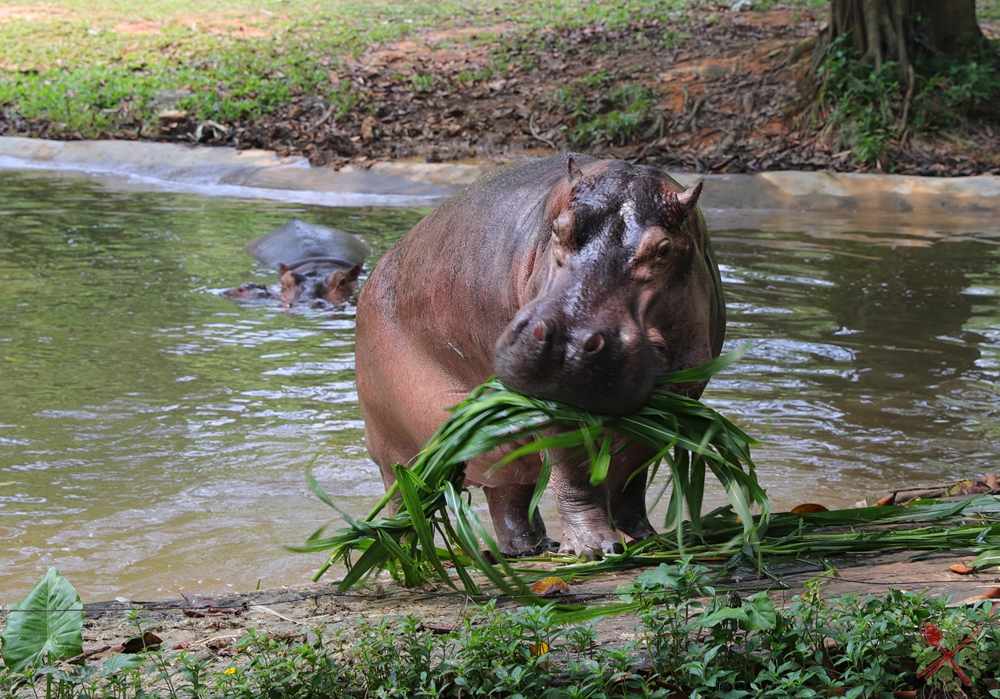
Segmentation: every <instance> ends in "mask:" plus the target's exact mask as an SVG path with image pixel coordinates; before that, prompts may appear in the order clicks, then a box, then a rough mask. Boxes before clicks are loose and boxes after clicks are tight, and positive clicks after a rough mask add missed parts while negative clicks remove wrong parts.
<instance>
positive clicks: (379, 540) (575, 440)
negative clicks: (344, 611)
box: [297, 350, 770, 596]
mask: <svg viewBox="0 0 1000 699" xmlns="http://www.w3.org/2000/svg"><path fill="white" fill-rule="evenodd" d="M744 351H745V350H739V351H736V352H732V353H730V354H728V355H725V356H723V357H720V358H718V359H715V360H712V361H711V362H708V363H706V364H704V365H702V366H700V367H697V368H695V369H689V370H686V371H681V372H673V373H671V374H666V375H663V376H661V377H660V378H659V380H658V387H657V389H656V390H654V392H653V395H652V396H651V397H650V399H649V400H648V401H647V403H646V404H645V405H644V406H643V407H642V408H640V409H639V410H638V411H636V412H634V413H630V414H627V415H599V414H595V413H590V412H587V411H585V410H582V409H580V408H576V407H573V406H569V405H566V404H563V403H557V402H555V401H548V400H539V399H535V398H529V397H527V396H524V395H521V394H519V393H515V392H513V391H511V390H510V389H508V388H506V387H505V386H504V385H503V384H502V383H500V382H499V381H498V380H496V379H491V380H489V381H487V382H486V383H485V384H483V385H482V386H480V387H478V388H476V389H475V390H473V391H472V393H471V394H470V395H469V397H468V398H467V399H466V400H465V401H463V402H462V403H461V404H460V405H458V406H456V407H455V409H454V414H453V415H452V417H451V418H449V419H448V420H447V421H446V422H445V423H444V424H443V425H441V427H440V428H439V429H438V431H437V432H436V433H435V435H434V436H433V437H432V438H431V440H430V442H428V444H427V446H426V447H425V448H424V450H423V451H422V452H420V454H418V455H417V457H416V458H415V460H414V461H413V463H412V464H411V465H410V467H409V468H406V467H404V466H402V465H397V466H396V467H395V471H396V484H395V485H394V486H393V488H392V489H390V490H389V491H388V492H387V493H386V495H385V497H384V498H382V500H381V501H380V502H379V503H378V505H377V506H376V507H375V509H374V510H373V511H372V513H371V514H370V515H369V516H368V517H366V518H365V519H363V520H355V519H352V518H350V517H347V516H346V515H344V518H345V519H346V520H347V526H346V527H345V528H343V529H341V530H339V531H338V532H337V533H335V534H334V535H332V536H325V535H324V530H322V529H321V530H319V531H318V532H316V533H315V534H314V535H313V536H312V537H310V538H309V540H308V541H307V542H306V544H305V546H303V547H301V548H299V549H297V550H300V551H330V554H329V559H328V562H327V564H326V565H325V566H324V567H323V568H322V569H321V570H320V571H319V573H318V574H317V577H318V576H319V575H322V574H323V572H325V571H326V570H327V568H329V566H330V565H332V564H333V563H336V562H338V561H342V562H344V564H345V565H346V566H347V567H348V573H347V575H346V576H345V578H344V580H343V581H342V582H341V583H340V586H341V588H342V589H346V588H348V587H350V586H352V585H353V584H355V583H356V582H358V581H359V580H361V579H362V578H363V577H365V576H366V575H367V574H368V573H370V572H371V571H372V570H374V569H376V568H389V569H390V570H392V571H393V572H394V573H396V574H397V576H398V577H399V578H401V579H402V581H403V582H404V583H405V584H407V585H416V584H419V583H421V582H424V581H426V580H428V579H429V578H431V577H438V578H440V579H442V580H444V581H446V582H447V583H448V584H450V585H455V580H454V579H453V575H452V573H454V575H455V576H457V578H458V581H459V582H460V583H461V584H462V585H463V586H464V587H465V589H466V590H467V591H469V592H478V589H479V587H478V585H477V584H476V583H475V582H474V581H473V579H472V576H471V575H470V570H472V569H478V570H479V571H480V572H481V573H482V574H484V575H485V576H486V577H487V578H488V579H489V580H490V581H491V582H492V583H493V584H494V585H496V586H497V587H498V588H499V589H500V590H502V591H504V592H505V593H507V594H512V595H518V596H521V595H525V594H528V593H527V589H528V588H527V584H526V580H527V579H528V577H530V576H527V577H526V575H525V573H526V571H518V570H515V569H514V568H513V567H512V566H511V565H510V563H509V562H508V561H507V560H506V559H505V558H504V556H503V555H502V554H501V552H500V549H499V546H498V545H497V543H496V541H495V540H494V539H493V537H492V536H491V534H490V533H489V531H488V530H487V528H486V527H484V526H483V524H482V522H480V521H479V519H478V517H477V516H476V514H475V513H474V512H473V510H472V508H471V507H470V505H469V502H468V500H467V499H465V498H463V497H462V483H463V480H464V475H465V463H466V461H467V460H469V459H473V458H475V457H477V456H480V455H482V454H485V453H487V452H490V451H492V450H493V449H495V448H496V447H498V446H501V445H504V444H509V443H512V442H516V443H518V445H519V446H517V447H516V448H515V450H514V451H512V452H511V453H510V454H509V455H508V456H507V457H505V459H504V460H503V461H501V462H500V463H498V464H497V465H496V467H495V468H503V467H504V465H505V464H506V463H509V462H510V461H512V460H514V459H516V458H519V457H522V456H525V455H528V454H532V453H541V455H542V472H541V474H540V477H539V481H538V484H537V485H536V487H535V491H534V497H533V502H532V503H531V505H530V507H529V512H533V511H534V509H535V504H536V503H537V502H538V499H539V498H540V497H541V494H542V492H543V491H544V489H545V487H546V485H547V483H548V480H549V475H550V473H551V469H552V459H551V457H550V452H551V451H552V450H554V449H560V450H566V449H570V450H572V449H581V450H583V451H585V452H586V453H587V454H588V456H589V459H590V474H591V483H593V484H595V485H597V484H600V483H602V482H603V481H604V480H605V478H606V477H607V475H608V468H609V466H610V464H611V461H612V457H613V455H614V454H613V452H612V442H613V441H614V440H613V439H612V438H611V437H612V435H620V436H621V437H624V438H625V440H626V443H625V446H627V445H629V444H631V443H633V442H635V443H639V444H642V445H645V446H646V447H648V448H650V449H652V451H653V452H654V456H653V457H652V458H651V459H650V460H649V462H648V463H647V465H649V466H652V473H653V474H655V472H656V471H657V470H658V469H659V468H660V467H661V464H666V467H667V468H668V469H669V471H670V474H669V475H670V477H669V484H670V485H671V486H672V491H671V495H670V501H669V505H668V507H667V512H668V514H667V524H668V526H669V527H671V529H672V531H671V532H670V533H668V535H667V536H669V537H670V539H671V541H676V547H677V549H679V550H681V551H683V549H684V546H685V543H686V541H685V537H686V538H687V539H688V540H691V539H692V534H693V535H694V538H696V539H698V540H701V538H702V534H703V531H702V527H701V521H702V518H701V511H702V495H703V492H704V485H705V476H706V471H707V470H711V471H712V473H714V474H715V476H716V477H717V478H718V479H719V481H720V482H721V483H722V486H723V487H724V488H725V490H726V493H727V494H728V496H729V500H730V503H731V507H732V512H734V513H735V514H736V516H737V517H738V520H739V527H738V531H735V532H733V536H731V537H730V539H731V540H730V541H729V542H726V546H727V547H728V548H730V549H732V548H736V549H737V550H740V549H741V548H747V547H749V549H752V548H753V547H755V546H756V544H757V542H758V540H759V536H760V534H761V533H762V532H763V531H765V530H766V528H767V523H768V520H769V516H770V505H769V502H768V499H767V495H766V494H765V493H764V491H763V489H762V488H761V487H760V486H759V485H758V483H757V478H756V475H755V472H754V464H753V461H752V460H751V457H750V446H751V445H752V444H753V440H752V439H751V438H750V437H748V436H747V435H746V434H745V433H744V432H743V431H742V430H740V429H739V428H738V427H736V426H735V425H733V423H731V422H730V421H729V420H727V419H726V418H725V417H723V416H722V415H720V414H719V413H717V412H716V411H714V410H712V409H711V408H708V407H707V406H705V405H703V404H702V403H700V402H699V401H696V400H693V399H691V398H686V397H684V396H680V395H677V394H675V393H671V392H670V391H667V390H666V389H665V388H663V386H665V385H667V384H671V383H674V384H676V383H689V382H698V381H705V380H707V379H708V378H709V377H710V376H712V375H713V374H715V373H717V372H719V371H721V370H722V369H724V368H725V367H726V366H729V365H730V364H732V363H733V362H735V361H737V360H738V359H739V358H740V356H742V354H743V352H744ZM553 425H561V426H562V427H561V428H560V429H559V430H558V431H554V430H553V429H552V428H553ZM625 446H622V447H616V448H625ZM309 484H310V487H311V488H312V490H313V491H314V492H315V493H316V495H317V496H318V497H319V498H320V499H321V500H323V501H324V502H326V503H327V504H329V505H330V506H332V507H336V506H335V505H334V503H333V501H332V500H331V499H330V498H329V496H328V495H327V494H326V493H325V492H324V491H323V490H322V488H321V487H320V486H319V484H318V483H317V482H316V481H315V480H314V479H313V478H312V477H311V476H310V477H309ZM397 494H398V497H399V500H400V501H401V502H400V506H399V509H398V510H397V512H396V513H395V514H394V515H392V516H387V517H386V516H380V515H381V513H382V510H383V509H384V508H385V507H386V506H387V505H388V504H389V502H390V500H391V499H392V498H393V497H396V496H397ZM685 505H687V509H688V512H689V513H690V516H691V520H690V523H689V524H688V526H685V523H684V519H683V515H684V506H685ZM754 506H756V507H758V508H759V510H760V515H759V516H757V517H754V515H753V513H752V509H753V507H754ZM713 514H717V513H713ZM730 524H731V521H730ZM438 537H439V538H438ZM439 540H440V541H443V542H444V547H443V548H442V547H441V546H439V545H438V543H437V542H438V541H439ZM480 541H482V542H483V543H484V544H485V546H486V548H487V550H488V553H484V552H483V551H482V550H481V544H480ZM692 543H693V541H692ZM715 546H716V548H717V549H718V548H722V544H720V543H716V544H715ZM749 549H748V550H749ZM356 553H360V556H358V557H357V558H356V559H354V558H353V555H354V554H356ZM624 555H625V556H628V553H626V554H624ZM574 560H575V559H574ZM446 562H448V564H449V566H450V570H449V567H446V565H445V563H446ZM621 562H622V557H621V556H614V555H613V556H607V557H605V559H604V560H603V561H602V562H601V563H600V564H599V565H598V566H597V567H596V568H594V570H595V572H596V570H598V569H601V568H602V566H603V567H604V568H607V567H618V566H619V565H621Z"/></svg>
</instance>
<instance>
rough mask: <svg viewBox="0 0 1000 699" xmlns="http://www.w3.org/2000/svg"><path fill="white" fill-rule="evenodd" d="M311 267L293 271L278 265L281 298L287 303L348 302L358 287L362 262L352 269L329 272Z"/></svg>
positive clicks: (288, 304)
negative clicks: (306, 269) (305, 269)
mask: <svg viewBox="0 0 1000 699" xmlns="http://www.w3.org/2000/svg"><path fill="white" fill-rule="evenodd" d="M328 270H329V268H327V270H323V271H322V272H320V271H318V270H315V269H309V270H308V271H300V270H292V269H289V268H288V267H287V266H286V265H284V264H281V265H278V274H279V275H281V300H282V302H283V303H284V304H285V305H286V306H290V305H292V304H293V303H308V302H316V301H318V302H319V304H320V305H322V302H323V301H326V302H327V303H331V304H334V305H337V304H341V303H346V302H347V301H349V300H350V298H351V295H352V294H353V293H354V290H355V289H356V288H357V286H358V276H359V275H360V274H361V265H354V266H352V267H350V268H349V269H333V270H332V271H329V274H327V271H328Z"/></svg>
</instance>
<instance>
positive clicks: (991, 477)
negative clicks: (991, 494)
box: [983, 473, 1000, 490]
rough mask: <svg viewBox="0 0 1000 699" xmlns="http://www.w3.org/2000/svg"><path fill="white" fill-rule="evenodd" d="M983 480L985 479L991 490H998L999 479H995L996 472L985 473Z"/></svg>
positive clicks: (999, 486) (999, 488)
mask: <svg viewBox="0 0 1000 699" xmlns="http://www.w3.org/2000/svg"><path fill="white" fill-rule="evenodd" d="M983 480H984V481H986V485H988V486H989V487H990V489H991V490H1000V481H998V480H997V474H995V473H987V474H986V475H985V476H984V477H983Z"/></svg>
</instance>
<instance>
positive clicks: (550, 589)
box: [531, 577, 569, 597]
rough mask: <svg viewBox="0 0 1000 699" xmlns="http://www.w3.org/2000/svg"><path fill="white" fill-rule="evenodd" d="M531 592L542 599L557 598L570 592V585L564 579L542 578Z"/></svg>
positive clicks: (532, 587) (533, 586)
mask: <svg viewBox="0 0 1000 699" xmlns="http://www.w3.org/2000/svg"><path fill="white" fill-rule="evenodd" d="M531 591H532V592H534V593H535V594H536V595H541V596H542V597H555V596H556V595H564V594H566V593H568V592H569V585H567V584H566V581H565V580H563V579H562V578H556V577H548V578H542V579H541V580H539V581H538V582H536V583H535V584H534V585H532V586H531Z"/></svg>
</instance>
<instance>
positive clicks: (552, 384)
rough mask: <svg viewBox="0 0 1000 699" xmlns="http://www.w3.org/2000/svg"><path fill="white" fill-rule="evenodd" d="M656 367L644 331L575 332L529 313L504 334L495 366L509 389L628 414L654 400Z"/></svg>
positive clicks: (595, 410)
mask: <svg viewBox="0 0 1000 699" xmlns="http://www.w3.org/2000/svg"><path fill="white" fill-rule="evenodd" d="M522 310H527V309H522ZM656 364H657V362H656V358H655V356H654V353H653V352H652V351H651V350H650V347H649V344H648V343H647V342H645V338H643V337H642V335H641V334H640V333H638V332H629V331H628V330H626V329H617V330H611V329H609V328H600V327H598V328H594V327H578V328H571V327H568V326H567V325H566V324H564V323H561V322H559V320H558V319H557V318H553V317H549V318H540V317H539V316H538V315H537V314H535V313H530V312H529V313H520V314H518V317H516V318H515V319H514V321H512V322H511V324H510V325H509V326H508V327H507V329H506V330H505V331H504V332H503V333H502V334H501V336H500V339H499V340H498V341H497V345H496V358H495V359H494V363H493V368H494V371H495V373H496V375H497V378H499V379H500V381H502V382H503V383H504V385H506V386H507V387H508V388H511V389H512V390H514V391H517V392H518V393H522V394H524V395H526V396H530V397H532V398H540V399H544V400H555V401H559V402H561V403H568V404H570V405H573V406H576V407H578V408H582V409H583V410H587V411H590V412H593V413H601V414H607V415H622V414H625V413H630V412H634V411H635V410H638V409H639V408H640V407H642V405H643V404H645V402H646V401H647V400H648V399H649V396H650V395H651V394H652V392H653V388H654V386H655V378H656Z"/></svg>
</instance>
